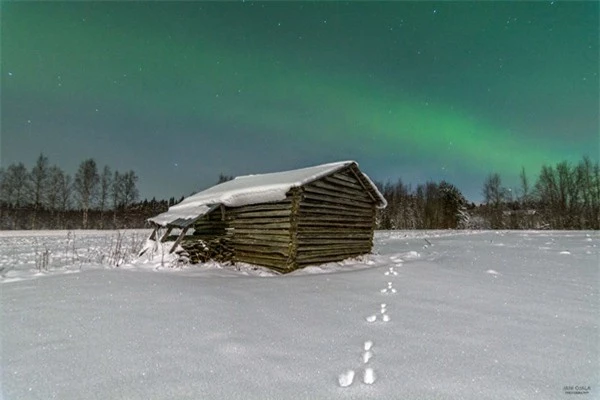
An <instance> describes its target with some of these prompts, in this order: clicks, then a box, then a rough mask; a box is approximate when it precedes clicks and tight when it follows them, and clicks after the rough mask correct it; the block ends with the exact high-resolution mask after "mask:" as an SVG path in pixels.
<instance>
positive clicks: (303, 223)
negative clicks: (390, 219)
mask: <svg viewBox="0 0 600 400" xmlns="http://www.w3.org/2000/svg"><path fill="white" fill-rule="evenodd" d="M310 226H314V227H315V228H321V227H323V228H329V227H332V228H335V227H338V228H365V229H370V228H371V224H370V222H361V221H347V222H344V221H320V222H314V221H310V220H308V221H305V220H304V219H302V220H300V221H298V227H299V228H300V227H310Z"/></svg>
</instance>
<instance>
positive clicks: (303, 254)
mask: <svg viewBox="0 0 600 400" xmlns="http://www.w3.org/2000/svg"><path fill="white" fill-rule="evenodd" d="M370 251H371V249H370V248H369V247H368V246H365V247H360V248H354V249H345V250H344V249H334V250H325V249H324V250H322V251H316V250H312V251H299V252H298V254H297V256H296V257H297V259H298V261H306V260H308V259H311V258H317V257H320V258H321V259H324V258H326V257H337V256H346V255H349V254H366V253H369V252H370Z"/></svg>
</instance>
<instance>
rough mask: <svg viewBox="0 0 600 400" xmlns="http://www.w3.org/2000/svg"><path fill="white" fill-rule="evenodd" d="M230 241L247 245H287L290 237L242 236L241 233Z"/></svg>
mask: <svg viewBox="0 0 600 400" xmlns="http://www.w3.org/2000/svg"><path fill="white" fill-rule="evenodd" d="M232 240H235V241H239V242H248V243H253V242H257V243H259V242H262V243H265V242H267V243H269V242H279V243H288V244H289V243H290V236H289V235H259V234H253V235H250V234H242V233H239V232H236V235H235V237H234V238H232Z"/></svg>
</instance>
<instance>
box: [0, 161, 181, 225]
mask: <svg viewBox="0 0 600 400" xmlns="http://www.w3.org/2000/svg"><path fill="white" fill-rule="evenodd" d="M137 182H138V176H137V174H136V173H135V172H134V171H133V170H130V171H126V172H120V171H117V170H114V171H113V170H112V169H111V168H110V167H109V166H104V167H103V168H102V169H101V170H99V168H98V165H97V164H96V161H95V160H94V159H92V158H90V159H86V160H84V161H82V162H81V163H80V164H79V167H78V168H77V171H76V172H75V174H74V175H73V176H72V175H70V174H68V173H66V172H65V171H63V170H62V169H61V168H60V167H59V166H57V165H50V163H49V160H48V157H46V156H45V155H44V154H40V155H39V157H38V158H37V160H36V162H35V165H34V166H33V167H32V168H31V169H28V168H27V167H26V166H25V165H24V164H23V163H21V162H20V163H13V164H11V165H9V166H8V167H6V169H5V168H0V229H79V228H82V229H104V228H113V229H114V228H120V227H127V228H132V227H142V226H143V225H144V221H145V219H146V218H148V217H150V216H151V215H154V213H158V212H162V211H164V210H166V209H167V208H168V205H169V204H168V202H167V201H156V200H155V199H153V200H152V201H150V202H148V201H147V200H144V202H139V203H138V200H139V191H138V188H137ZM173 204H174V202H173ZM146 215H147V216H146ZM137 219H139V221H138V220H137Z"/></svg>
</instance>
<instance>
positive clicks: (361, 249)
mask: <svg viewBox="0 0 600 400" xmlns="http://www.w3.org/2000/svg"><path fill="white" fill-rule="evenodd" d="M352 168H353V167H352V166H351V167H349V168H346V169H345V170H343V171H339V172H337V173H334V174H331V175H329V176H326V177H324V178H321V179H319V180H317V181H315V182H311V183H309V184H307V185H304V186H302V187H300V188H294V189H292V190H290V192H289V193H288V194H287V198H286V199H285V200H283V201H281V202H277V203H265V204H255V205H248V206H242V207H235V208H225V209H223V210H219V209H217V210H215V211H213V212H212V213H211V214H209V215H207V216H205V217H204V218H201V219H199V220H198V221H196V222H195V224H194V235H193V236H192V237H190V236H187V237H185V239H184V241H185V242H188V241H194V240H196V239H201V240H203V241H204V242H209V241H213V242H215V241H218V244H219V246H221V247H222V248H224V249H226V250H227V251H229V250H231V253H227V252H226V254H231V255H230V256H228V257H230V258H231V261H234V262H236V261H238V262H247V263H251V264H257V265H263V266H266V267H270V268H272V269H275V270H277V271H279V272H290V271H292V270H294V269H296V268H301V267H303V266H306V265H309V264H322V263H326V262H333V261H340V260H343V259H346V258H349V257H355V256H358V255H361V254H365V253H369V252H370V251H371V249H372V247H373V230H374V227H375V208H376V201H375V199H374V197H373V194H372V193H371V192H370V189H367V185H368V182H364V179H361V177H362V175H361V174H360V172H358V173H357V172H356V171H354V170H353V169H352Z"/></svg>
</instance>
